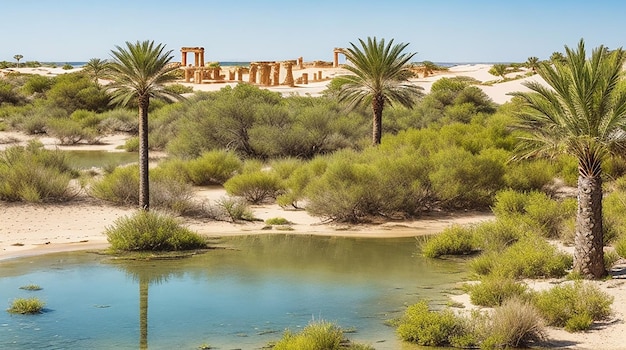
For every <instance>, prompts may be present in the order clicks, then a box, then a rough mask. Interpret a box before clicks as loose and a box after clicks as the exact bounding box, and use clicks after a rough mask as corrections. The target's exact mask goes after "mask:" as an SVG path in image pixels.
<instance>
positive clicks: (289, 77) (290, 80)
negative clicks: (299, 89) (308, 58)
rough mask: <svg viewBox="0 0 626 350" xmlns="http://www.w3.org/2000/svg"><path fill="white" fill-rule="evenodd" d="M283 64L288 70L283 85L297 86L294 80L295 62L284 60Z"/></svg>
mask: <svg viewBox="0 0 626 350" xmlns="http://www.w3.org/2000/svg"><path fill="white" fill-rule="evenodd" d="M283 66H284V67H285V69H286V70H287V76H286V77H285V81H284V82H283V85H287V86H290V87H294V86H296V84H295V83H294V81H293V63H292V62H291V61H287V62H283Z"/></svg>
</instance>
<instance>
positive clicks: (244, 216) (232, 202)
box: [216, 197, 254, 222]
mask: <svg viewBox="0 0 626 350" xmlns="http://www.w3.org/2000/svg"><path fill="white" fill-rule="evenodd" d="M216 205H217V207H218V210H219V211H220V212H221V215H220V216H223V217H226V218H228V220H230V221H231V222H237V221H242V220H243V221H253V220H254V214H253V213H252V211H251V210H250V207H249V206H248V202H247V201H246V200H245V199H243V198H233V197H223V198H220V199H219V200H217V202H216Z"/></svg>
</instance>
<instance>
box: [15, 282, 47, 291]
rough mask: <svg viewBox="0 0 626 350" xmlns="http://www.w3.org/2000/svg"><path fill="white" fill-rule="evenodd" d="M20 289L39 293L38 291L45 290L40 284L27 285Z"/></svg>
mask: <svg viewBox="0 0 626 350" xmlns="http://www.w3.org/2000/svg"><path fill="white" fill-rule="evenodd" d="M20 289H23V290H30V291H38V290H42V289H43V288H41V286H40V285H38V284H33V283H31V284H26V285H23V286H21V287H20Z"/></svg>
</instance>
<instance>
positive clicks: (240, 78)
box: [237, 67, 243, 81]
mask: <svg viewBox="0 0 626 350" xmlns="http://www.w3.org/2000/svg"><path fill="white" fill-rule="evenodd" d="M237 80H238V81H243V68H242V67H237Z"/></svg>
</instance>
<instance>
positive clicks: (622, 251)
mask: <svg viewBox="0 0 626 350" xmlns="http://www.w3.org/2000/svg"><path fill="white" fill-rule="evenodd" d="M613 246H614V248H615V252H616V253H617V254H619V256H621V257H622V258H625V259H626V236H622V237H620V238H619V239H618V240H617V241H616V242H615V243H614V244H613Z"/></svg>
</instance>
